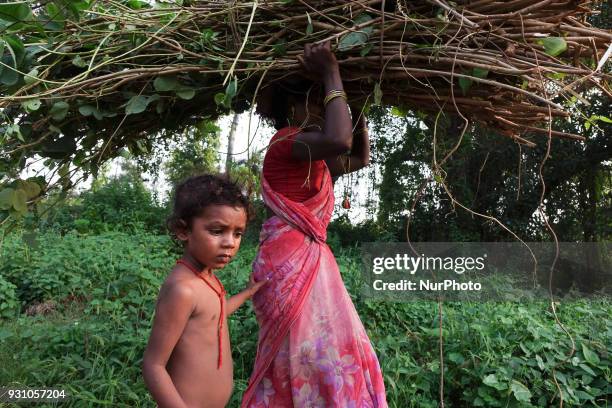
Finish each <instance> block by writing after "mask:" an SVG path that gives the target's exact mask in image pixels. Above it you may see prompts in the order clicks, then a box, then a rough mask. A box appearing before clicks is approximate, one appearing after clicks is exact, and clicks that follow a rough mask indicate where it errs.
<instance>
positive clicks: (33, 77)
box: [23, 68, 39, 85]
mask: <svg viewBox="0 0 612 408" xmlns="http://www.w3.org/2000/svg"><path fill="white" fill-rule="evenodd" d="M38 80H39V79H38V69H36V68H34V69H33V70H31V71H30V72H28V74H27V75H25V76H24V77H23V81H24V82H25V83H26V84H27V85H31V84H33V83H34V82H36V81H38Z"/></svg>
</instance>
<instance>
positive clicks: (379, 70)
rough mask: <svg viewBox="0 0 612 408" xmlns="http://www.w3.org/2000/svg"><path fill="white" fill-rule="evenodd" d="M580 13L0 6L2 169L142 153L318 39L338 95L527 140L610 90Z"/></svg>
mask: <svg viewBox="0 0 612 408" xmlns="http://www.w3.org/2000/svg"><path fill="white" fill-rule="evenodd" d="M591 13H593V10H592V9H591V2H590V1H585V0H543V1H538V2H532V1H526V0H512V1H499V0H477V1H467V0H459V1H455V2H447V1H445V0H421V1H405V0H403V1H394V0H357V1H323V0H316V1H315V0H278V1H257V0H254V1H252V2H236V1H230V2H221V1H196V0H176V1H173V2H168V1H165V2H161V1H158V2H145V1H141V0H112V1H102V0H99V1H96V0H49V1H46V2H45V1H43V2H41V1H39V0H36V1H31V2H27V1H24V2H11V3H8V4H3V5H0V28H2V30H3V31H2V37H1V40H0V54H2V57H1V60H0V83H1V86H0V108H2V111H1V113H0V114H1V115H2V133H3V139H2V142H1V145H0V146H1V149H2V150H1V151H0V154H1V156H2V161H3V163H4V164H3V167H4V169H0V171H4V172H8V171H9V170H8V169H11V168H12V169H15V168H20V167H21V166H23V163H24V160H23V159H24V158H25V157H32V156H34V155H35V154H38V155H41V156H43V157H49V158H51V159H54V160H56V161H55V162H54V163H56V164H57V166H58V167H59V166H60V165H64V166H65V165H66V164H67V163H71V164H73V165H76V166H78V167H81V168H85V169H86V170H91V171H95V168H96V167H97V166H98V164H99V163H101V162H103V161H104V160H106V159H107V158H109V157H113V156H115V155H117V154H118V151H120V150H121V149H122V148H123V147H126V146H127V147H129V148H130V149H133V150H136V151H138V150H141V151H146V150H147V149H148V148H150V146H148V141H149V140H150V139H151V138H152V137H153V135H155V134H158V135H159V134H160V132H162V133H163V132H165V131H176V130H177V129H181V128H183V127H185V126H190V125H193V124H195V123H197V122H198V121H200V120H201V119H202V118H204V117H216V116H218V115H219V114H221V113H224V112H227V111H229V110H232V109H233V110H236V111H243V110H245V109H247V108H249V107H252V104H253V101H254V98H255V94H256V93H257V92H258V90H260V89H262V87H263V86H266V84H268V83H271V82H274V81H279V80H283V79H286V78H287V77H289V76H295V75H300V73H301V67H300V64H299V63H298V60H297V58H296V57H297V56H298V55H299V54H301V53H302V51H303V47H304V44H305V43H317V42H323V41H326V40H331V41H332V44H333V48H334V50H335V52H336V56H337V58H338V60H339V63H340V69H341V72H342V76H343V79H344V82H345V89H346V90H347V93H348V94H349V98H352V99H358V100H360V102H365V104H366V106H367V105H370V104H384V105H393V106H397V107H400V109H415V110H419V111H421V112H424V113H432V112H433V113H436V112H439V111H440V110H446V111H451V112H456V113H459V114H460V115H463V116H464V117H465V118H467V119H470V120H473V121H476V122H480V123H483V124H485V125H487V126H490V127H493V128H495V129H497V130H499V132H500V134H503V135H506V136H509V137H512V138H514V139H515V140H517V141H518V142H520V143H526V144H530V145H532V144H533V143H532V141H530V140H529V138H530V136H529V135H527V136H526V135H525V133H526V132H527V133H530V132H533V133H541V134H547V133H548V132H549V129H548V126H547V123H548V122H549V120H550V118H551V117H562V116H567V115H568V112H567V110H568V108H567V107H566V106H567V105H568V104H566V102H567V101H570V102H575V101H576V99H578V100H581V97H580V92H582V91H584V90H585V89H588V88H592V87H593V86H597V87H599V88H601V89H602V90H603V92H605V94H607V95H610V92H609V87H608V86H609V84H608V80H609V75H608V74H606V73H602V71H604V72H605V68H604V69H602V65H604V62H605V60H606V59H607V58H608V56H609V54H610V49H609V47H608V44H610V42H611V41H612V33H610V32H609V31H605V30H600V29H596V28H593V27H591V26H590V25H589V24H588V22H587V18H588V17H589V16H590V14H591ZM552 135H553V136H561V137H570V138H580V136H578V135H571V134H565V133H562V132H556V131H552ZM532 140H535V139H532ZM77 147H78V148H77ZM49 163H53V160H50V161H49V162H48V163H47V164H49ZM88 166H89V167H88ZM0 181H1V179H0Z"/></svg>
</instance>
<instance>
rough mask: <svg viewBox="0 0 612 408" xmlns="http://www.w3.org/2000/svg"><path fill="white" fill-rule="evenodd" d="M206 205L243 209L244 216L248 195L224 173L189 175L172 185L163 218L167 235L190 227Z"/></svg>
mask: <svg viewBox="0 0 612 408" xmlns="http://www.w3.org/2000/svg"><path fill="white" fill-rule="evenodd" d="M209 205H228V206H231V207H236V208H244V210H245V212H246V214H247V219H249V218H250V215H251V207H250V202H249V199H248V197H247V196H246V195H245V194H244V193H243V191H242V190H241V188H240V187H239V186H238V184H236V183H235V182H233V181H231V180H230V179H229V178H228V177H227V176H226V175H213V174H202V175H199V176H192V177H189V178H188V179H186V180H184V181H183V182H181V183H180V184H179V185H178V186H177V187H176V190H175V193H174V206H173V208H172V214H171V215H170V217H168V219H167V220H166V226H167V227H168V230H169V231H170V234H171V235H172V236H173V237H176V234H177V232H179V231H181V230H185V229H190V228H191V225H192V222H193V218H194V217H197V216H199V215H200V214H202V212H203V211H204V209H205V208H206V207H208V206H209Z"/></svg>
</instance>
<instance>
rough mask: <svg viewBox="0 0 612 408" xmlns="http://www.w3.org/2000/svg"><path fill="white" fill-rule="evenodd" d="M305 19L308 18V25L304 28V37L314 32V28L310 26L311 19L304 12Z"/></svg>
mask: <svg viewBox="0 0 612 408" xmlns="http://www.w3.org/2000/svg"><path fill="white" fill-rule="evenodd" d="M306 17H308V25H307V26H306V35H307V36H308V35H311V34H312V32H313V31H314V27H313V26H312V19H311V18H310V14H308V12H306Z"/></svg>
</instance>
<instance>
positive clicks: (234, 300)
mask: <svg viewBox="0 0 612 408" xmlns="http://www.w3.org/2000/svg"><path fill="white" fill-rule="evenodd" d="M267 281H268V280H267V279H264V280H261V281H259V282H255V280H253V277H252V276H251V279H250V280H249V284H248V285H247V288H246V289H245V290H243V291H242V292H240V293H238V294H236V295H234V296H232V297H230V298H229V299H228V300H227V315H228V316H229V315H231V314H232V313H234V312H235V311H236V309H238V308H239V307H240V306H242V304H243V303H244V302H246V301H247V300H249V299H250V298H251V297H252V296H253V295H254V294H255V293H256V292H257V291H258V290H259V288H261V287H262V286H263V285H264V284H265V283H266V282H267Z"/></svg>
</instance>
